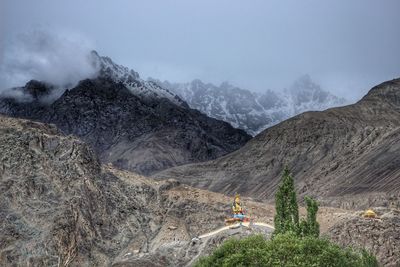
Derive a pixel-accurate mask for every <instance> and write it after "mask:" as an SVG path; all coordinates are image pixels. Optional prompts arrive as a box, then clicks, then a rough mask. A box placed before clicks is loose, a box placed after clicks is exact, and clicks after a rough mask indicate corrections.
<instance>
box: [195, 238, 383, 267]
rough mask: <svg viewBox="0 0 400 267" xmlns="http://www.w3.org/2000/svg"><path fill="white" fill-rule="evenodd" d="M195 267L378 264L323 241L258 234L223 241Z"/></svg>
mask: <svg viewBox="0 0 400 267" xmlns="http://www.w3.org/2000/svg"><path fill="white" fill-rule="evenodd" d="M195 266H196V267H205V266H207V267H209V266H267V267H268V266H288V267H289V266H293V267H294V266H300V267H301V266H304V267H306V266H307V267H310V266H327V267H336V266H337V267H346V266H349V267H350V266H351V267H375V266H378V263H377V260H376V258H375V257H374V256H372V255H371V254H369V253H368V252H366V251H365V250H362V251H358V250H353V249H350V248H345V249H343V248H341V247H339V246H338V245H336V244H333V243H331V242H330V241H328V240H327V239H321V238H315V237H312V236H307V237H300V236H298V235H296V234H294V233H285V234H276V235H275V237H274V238H273V239H271V240H267V239H265V238H264V237H263V236H260V235H256V236H250V237H247V238H244V239H240V240H237V239H230V240H227V241H226V242H224V243H223V244H222V245H221V246H220V247H219V248H217V249H216V250H215V251H214V253H213V254H212V255H210V256H208V257H203V258H201V259H200V260H199V261H198V262H197V263H196V264H195Z"/></svg>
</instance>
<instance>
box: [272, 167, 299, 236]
mask: <svg viewBox="0 0 400 267" xmlns="http://www.w3.org/2000/svg"><path fill="white" fill-rule="evenodd" d="M275 209H276V215H275V218H274V224H275V233H277V234H279V233H285V232H288V231H291V232H294V233H298V231H299V207H298V205H297V199H296V191H295V189H294V181H293V177H292V175H291V174H290V171H289V169H288V167H285V170H284V171H283V176H282V181H281V184H280V185H279V188H278V191H277V192H276V195H275Z"/></svg>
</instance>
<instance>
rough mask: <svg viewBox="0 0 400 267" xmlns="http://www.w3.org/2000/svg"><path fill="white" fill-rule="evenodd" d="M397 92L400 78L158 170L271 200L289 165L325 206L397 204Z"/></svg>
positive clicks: (304, 191)
mask: <svg viewBox="0 0 400 267" xmlns="http://www.w3.org/2000/svg"><path fill="white" fill-rule="evenodd" d="M399 98H400V79H396V80H392V81H388V82H385V83H382V84H380V85H378V86H376V87H375V88H373V89H372V90H371V91H370V92H369V93H368V94H367V95H366V96H365V97H364V98H363V99H362V100H360V101H359V102H358V103H356V104H354V105H350V106H346V107H341V108H333V109H328V110H326V111H322V112H306V113H303V114H301V115H298V116H296V117H293V118H291V119H289V120H286V121H284V122H282V123H280V124H278V125H276V126H274V127H271V128H269V129H267V130H265V131H264V132H262V133H260V134H259V135H257V136H256V137H255V138H253V139H252V140H251V141H249V142H248V143H247V144H246V145H245V146H244V147H242V148H241V149H239V150H237V151H235V152H233V153H231V154H229V155H227V156H224V157H221V158H218V159H216V160H213V161H210V162H205V163H200V164H191V165H185V166H180V167H176V168H171V169H169V170H166V171H163V172H161V173H158V174H156V175H155V176H156V177H157V178H160V179H164V178H166V177H174V178H176V179H178V180H180V181H182V182H184V183H187V184H190V185H192V186H196V187H200V188H205V189H209V190H213V191H217V192H223V193H227V194H232V193H234V192H241V193H243V194H244V195H247V196H251V197H254V198H258V199H263V200H271V199H273V196H274V194H275V190H276V188H277V185H278V183H279V180H280V177H281V173H282V170H283V168H284V166H285V165H287V166H289V168H290V169H291V171H292V172H293V174H294V178H295V183H296V185H297V189H298V192H299V195H300V196H303V195H311V196H314V197H317V198H318V199H319V200H320V201H322V202H324V204H325V205H335V206H341V207H350V208H366V207H368V206H370V205H371V204H374V205H386V206H389V203H393V204H394V205H400V195H399V192H400V105H399ZM386 196H387V197H386ZM353 197H355V198H353ZM352 198H353V199H352ZM356 199H361V200H362V201H356ZM327 200H328V201H327ZM342 200H345V201H342ZM366 200H367V201H366Z"/></svg>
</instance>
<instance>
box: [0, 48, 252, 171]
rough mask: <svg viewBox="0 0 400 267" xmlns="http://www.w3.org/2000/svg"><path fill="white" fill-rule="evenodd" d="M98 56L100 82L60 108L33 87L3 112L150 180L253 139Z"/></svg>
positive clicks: (60, 101) (67, 97) (18, 91)
mask: <svg viewBox="0 0 400 267" xmlns="http://www.w3.org/2000/svg"><path fill="white" fill-rule="evenodd" d="M96 55H97V54H94V56H95V58H94V59H95V60H94V62H97V63H96V64H101V71H100V74H99V77H98V78H96V79H92V80H84V81H81V82H80V83H79V84H78V85H77V86H76V87H74V88H72V89H69V90H66V91H65V92H63V93H62V94H61V96H59V97H58V98H56V100H54V101H49V99H51V98H52V97H53V93H54V90H55V89H54V88H53V87H52V86H51V85H48V84H45V83H42V82H38V81H31V82H28V83H27V85H26V86H24V87H20V88H14V89H12V90H10V91H12V92H11V93H9V94H8V95H6V96H4V95H3V97H1V98H0V113H2V114H6V115H9V116H13V117H21V118H27V119H33V120H37V121H41V122H46V123H53V124H55V125H56V126H57V127H58V128H59V129H61V131H62V132H64V133H66V134H74V135H76V136H78V137H80V138H82V140H84V141H85V142H87V143H88V144H89V145H91V147H92V148H93V149H94V151H95V152H96V153H98V154H99V156H100V160H101V161H102V162H111V163H113V164H114V165H116V166H118V167H120V168H124V169H127V170H133V171H136V172H139V173H142V174H151V173H154V172H157V171H160V170H163V169H166V168H169V167H172V166H177V165H181V164H185V163H191V162H199V161H205V160H210V159H214V158H217V157H220V156H222V155H225V154H227V153H229V152H232V151H234V150H236V149H238V148H240V147H241V146H242V145H244V144H245V143H246V142H247V141H248V140H249V139H250V136H249V135H248V134H246V133H245V132H244V131H242V130H238V129H234V128H233V127H232V126H231V125H229V124H228V123H226V122H223V121H219V120H216V119H212V118H209V117H207V116H206V115H204V114H202V113H200V112H199V111H196V110H192V109H190V108H188V107H187V105H186V103H185V102H183V101H182V100H180V98H179V97H176V96H175V95H173V94H171V93H169V92H168V91H167V90H164V89H162V88H161V87H157V85H156V84H154V83H151V82H144V81H142V80H141V79H140V78H139V77H138V75H137V73H135V72H134V71H128V70H127V69H125V68H124V67H122V66H119V65H117V64H114V63H113V62H112V61H111V60H110V59H108V58H102V57H98V56H96ZM15 96H18V97H15Z"/></svg>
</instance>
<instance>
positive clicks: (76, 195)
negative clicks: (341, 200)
mask: <svg viewBox="0 0 400 267" xmlns="http://www.w3.org/2000/svg"><path fill="white" fill-rule="evenodd" d="M0 149H1V151H2V153H1V154H0V216H1V218H2V220H0V240H1V242H0V265H1V266H25V265H29V266H160V267H161V266H190V264H192V263H193V262H195V261H196V259H197V258H198V257H200V256H202V255H207V254H209V253H211V251H212V250H213V249H215V247H216V246H218V245H219V244H221V243H222V242H223V241H224V240H226V239H227V238H230V237H236V238H240V237H243V236H247V235H249V234H252V233H259V232H260V233H262V234H267V235H269V234H270V232H265V230H262V229H258V228H257V227H253V228H251V229H248V228H238V229H231V230H226V231H223V232H220V233H217V234H213V235H211V236H207V237H204V238H199V237H200V236H202V235H204V234H207V233H211V232H213V231H214V230H215V229H219V228H220V227H221V226H223V223H224V219H225V218H226V217H227V216H229V215H230V204H231V201H232V199H231V198H230V197H227V196H224V195H221V194H218V193H212V192H209V191H205V190H200V189H195V188H192V187H189V186H186V185H182V184H180V183H179V182H178V181H176V180H165V181H155V180H152V179H150V178H146V177H143V176H139V175H136V174H133V173H130V172H127V171H121V170H117V169H115V168H114V167H112V166H110V165H101V164H100V162H99V160H98V159H97V157H96V155H95V154H94V153H93V151H92V150H91V149H90V147H89V146H88V145H86V144H85V143H83V142H82V141H81V140H79V139H77V138H75V137H73V136H65V135H63V134H61V133H60V131H59V130H58V129H57V128H56V127H54V126H50V125H46V124H42V123H38V122H33V121H28V120H22V119H15V118H8V117H4V116H0ZM243 201H244V203H245V208H246V210H247V211H248V215H250V216H251V218H253V220H254V221H260V222H265V223H269V224H271V223H272V221H273V216H274V208H273V206H271V205H268V204H265V203H257V202H254V201H251V200H250V199H247V198H244V199H243ZM352 213H353V212H349V211H346V210H340V209H332V208H327V207H321V208H320V212H319V214H318V215H319V216H318V221H319V222H320V224H321V231H322V233H327V234H328V235H331V233H334V234H333V236H331V238H332V239H334V240H337V242H339V243H341V244H344V245H346V242H349V240H348V239H346V238H345V237H346V235H345V234H344V233H345V231H346V229H347V228H346V227H347V226H346V225H347V222H348V221H349V218H350V219H351V220H353V219H354V220H356V219H357V218H356V217H354V216H353V217H351V216H350V215H349V214H352ZM300 214H301V215H302V216H304V214H305V210H304V209H300ZM383 217H384V216H382V219H383V220H385V219H384V218H383ZM357 220H358V224H357V225H365V224H366V223H367V224H368V222H366V221H365V219H363V220H361V219H357ZM385 223H386V222H385ZM396 223H397V222H396V221H393V220H391V222H390V223H389V224H388V227H385V229H386V230H387V231H384V232H382V233H390V231H392V230H395V229H397V228H396V227H397V226H396ZM375 224H379V223H378V222H376V223H375ZM392 225H393V226H394V228H391V227H392ZM344 226H346V227H344ZM351 227H353V225H352V226H351ZM357 227H358V226H357ZM357 229H361V230H360V231H363V233H364V232H365V229H364V228H361V227H358V228H357ZM366 229H369V228H366ZM372 229H375V228H372ZM367 233H368V232H367ZM396 233H397V232H396V231H394V232H392V234H391V237H392V238H394V239H393V240H392V239H390V238H389V241H390V242H389V243H388V242H386V241H385V240H386V234H380V232H379V231H378V232H374V234H373V235H372V237H371V238H368V237H367V240H369V241H368V242H372V243H371V244H375V243H374V242H376V240H378V241H377V242H381V241H382V242H383V243H382V244H383V245H382V246H381V247H376V246H374V247H373V248H374V249H378V253H379V255H380V256H382V258H380V259H381V260H382V262H383V263H385V265H387V266H391V265H390V264H391V263H393V262H395V261H394V260H393V259H395V257H396V255H398V254H393V255H394V257H393V256H391V255H384V254H383V251H384V249H382V248H383V246H386V245H388V246H391V245H392V244H394V245H395V244H396V242H397V239H396V238H397V235H396ZM356 237H359V236H357V235H356ZM335 238H336V239H335ZM365 240H366V239H365V238H364V239H362V238H361V239H360V238H358V239H357V238H354V239H353V241H352V244H353V245H355V246H361V245H364V243H363V242H364V241H365ZM392 248H393V246H392ZM396 248H397V246H396V245H395V247H394V250H390V251H389V252H395V253H398V252H397V250H395V249H396ZM374 251H375V250H374ZM381 252H382V253H381Z"/></svg>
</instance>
